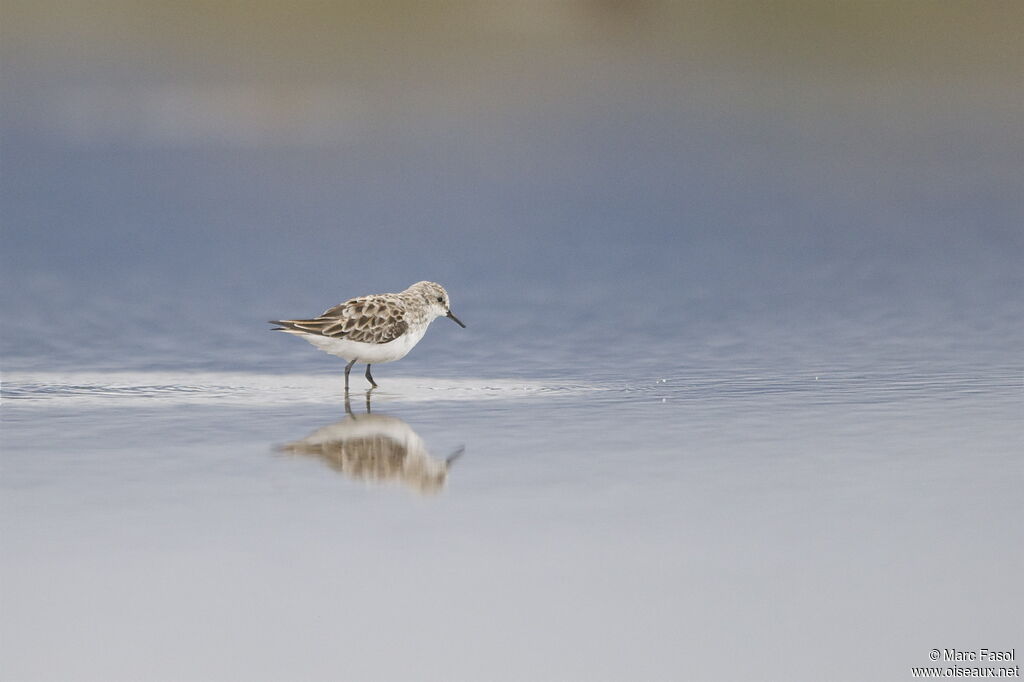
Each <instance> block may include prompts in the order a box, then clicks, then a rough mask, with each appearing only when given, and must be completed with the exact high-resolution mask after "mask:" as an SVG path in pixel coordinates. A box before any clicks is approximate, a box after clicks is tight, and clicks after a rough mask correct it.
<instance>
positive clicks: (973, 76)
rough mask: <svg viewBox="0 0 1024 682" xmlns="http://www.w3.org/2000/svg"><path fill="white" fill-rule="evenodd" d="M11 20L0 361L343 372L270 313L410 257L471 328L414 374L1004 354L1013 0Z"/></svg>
mask: <svg viewBox="0 0 1024 682" xmlns="http://www.w3.org/2000/svg"><path fill="white" fill-rule="evenodd" d="M0 31H2V34H0V38H2V40H0V50H2V64H3V68H2V72H0V77H2V110H3V111H2V113H3V119H2V124H0V135H2V183H0V190H2V204H3V211H2V216H3V217H2V221H3V225H2V229H3V249H2V261H0V262H2V278H3V287H2V290H0V312H2V314H3V319H4V324H3V326H2V329H0V335H2V343H3V346H2V355H3V363H4V366H5V367H7V368H9V369H10V368H16V369H39V368H50V369H52V368H58V369H59V368H65V367H85V368H95V369H113V368H122V367H127V368H132V369H140V368H149V367H157V368H172V369H189V368H192V369H211V368H231V369H254V368H259V369H262V370H271V371H276V370H281V371H294V370H305V369H314V368H316V369H329V370H330V371H333V370H334V369H336V367H335V366H334V365H335V364H336V361H335V359H333V358H329V357H328V356H326V355H322V354H319V353H317V352H315V351H314V350H313V349H310V348H306V347H304V346H303V347H302V348H299V347H297V346H298V342H297V341H295V340H294V339H289V338H278V337H276V336H272V335H270V334H267V333H265V331H264V330H265V329H267V325H265V324H264V321H265V320H268V319H272V318H276V317H280V316H286V315H287V316H302V315H312V314H316V313H319V312H320V311H322V310H323V309H325V308H327V307H328V306H330V305H333V304H334V303H337V302H339V301H341V300H344V299H346V298H349V297H351V296H355V295H360V294H364V293H371V292H382V291H398V290H401V289H403V288H405V287H406V286H407V285H409V284H411V283H412V282H415V281H417V280H420V279H433V280H437V281H439V282H441V283H443V284H445V285H446V286H447V287H448V289H449V291H450V292H451V295H452V300H453V309H454V310H455V311H456V313H457V314H459V315H460V316H461V317H462V318H463V320H465V321H466V322H467V323H468V324H469V329H468V330H466V331H465V332H463V331H462V330H459V329H457V328H455V327H454V326H452V327H451V329H445V331H444V333H443V334H438V333H437V331H436V330H435V331H434V332H433V333H432V334H430V335H428V336H427V338H426V340H425V341H424V344H425V346H429V347H432V350H430V351H429V352H425V351H422V350H421V351H419V352H417V353H413V354H412V355H411V356H410V357H409V358H408V359H407V360H406V361H405V364H406V367H407V368H408V369H407V371H410V372H414V373H418V374H430V373H433V372H436V373H439V374H445V375H448V374H452V373H456V372H470V371H472V372H490V373H492V374H494V375H508V374H515V373H523V374H530V373H539V372H544V373H548V374H558V373H565V374H569V375H572V374H580V373H583V372H586V373H590V372H594V371H598V372H600V371H602V370H601V369H600V368H602V367H610V366H611V365H613V364H615V363H621V362H626V361H628V362H630V363H633V367H634V368H637V369H638V370H642V369H643V366H642V365H643V363H644V362H645V358H648V357H649V356H653V357H656V362H657V363H659V367H663V366H664V364H665V363H666V362H669V363H676V364H678V365H681V366H685V365H688V364H692V363H699V362H700V358H699V357H698V356H697V355H696V354H699V353H703V352H710V351H709V350H708V349H711V350H713V351H714V352H718V353H721V354H725V355H726V356H728V357H731V358H733V359H734V360H735V362H736V363H739V364H743V363H747V364H757V363H758V362H760V361H761V360H762V359H763V358H765V357H766V356H767V355H771V354H774V356H775V359H777V360H782V361H784V362H786V361H788V359H787V358H788V356H787V355H786V354H787V353H791V354H793V355H794V356H799V357H800V358H801V359H802V360H807V359H810V360H813V361H814V362H817V363H821V364H823V365H824V364H828V363H835V362H840V361H841V358H842V357H844V356H847V357H848V356H849V355H850V354H849V353H848V352H847V351H848V350H850V348H851V347H853V346H856V348H857V352H858V354H859V357H861V358H863V361H864V363H865V364H866V365H870V364H871V363H872V362H873V361H875V360H876V359H877V358H878V357H882V356H884V357H886V358H888V359H890V360H892V359H893V358H896V359H899V358H900V357H903V356H905V357H907V358H911V357H913V356H914V355H915V354H916V353H918V352H919V351H920V349H921V345H922V344H924V345H927V346H930V347H932V348H931V350H932V351H934V352H936V353H938V355H937V357H940V358H942V357H945V358H947V359H950V358H953V357H955V356H956V354H957V353H960V352H961V351H962V350H963V349H964V348H965V347H970V349H971V353H972V354H973V357H975V358H982V359H987V360H988V361H991V360H992V359H993V358H996V359H998V360H1000V361H1005V360H1007V359H1010V358H1012V357H1017V356H1016V355H1015V353H1016V352H1017V351H1020V350H1021V347H1020V345H1019V344H1016V343H1015V342H1014V341H1013V339H1015V338H1016V339H1017V340H1019V338H1020V336H1019V334H1020V332H1021V331H1024V330H1022V328H1021V319H1022V314H1024V304H1022V300H1021V298H1022V294H1021V292H1022V291H1024V288H1022V287H1024V279H1022V273H1024V267H1022V266H1024V228H1022V217H1024V203H1022V198H1021V197H1022V193H1021V177H1022V170H1024V169H1022V164H1024V161H1022V159H1024V155H1022V152H1024V136H1022V135H1021V133H1022V125H1021V120H1022V119H1021V103H1022V91H1021V83H1022V81H1021V73H1022V69H1021V67H1022V47H1021V46H1022V43H1021V40H1020V36H1021V35H1022V34H1024V5H1021V3H1019V2H1015V1H1008V2H934V1H927V2H896V3H886V2H836V3H823V2H767V3H766V2H655V1H635V2H616V1H611V0H580V1H576V2H543V1H535V2H504V3H502V2H484V3H448V2H446V3H421V2H395V1H392V2H387V3H371V2H308V1H298V2H287V3H285V2H276V1H260V0H257V1H254V2H223V1H221V2H198V1H181V0H175V1H173V2H171V1H160V0H149V1H147V2H130V1H120V0H97V1H95V2H88V3H82V2H75V1H66V2H62V1H59V0H50V1H47V2H34V1H27V0H26V1H22V0H5V1H4V3H3V6H2V20H0ZM442 323H443V321H442ZM610 339H614V341H615V342H614V343H613V344H609V340H610ZM624 348H629V350H624ZM637 348H639V349H641V350H639V351H638V350H636V349H637ZM286 351H288V352H286ZM780 354H781V355H780ZM630 356H634V357H630ZM1017 359H1018V360H1019V357H1017ZM637 363H639V365H640V367H637ZM651 371H654V370H653V369H652V370H651Z"/></svg>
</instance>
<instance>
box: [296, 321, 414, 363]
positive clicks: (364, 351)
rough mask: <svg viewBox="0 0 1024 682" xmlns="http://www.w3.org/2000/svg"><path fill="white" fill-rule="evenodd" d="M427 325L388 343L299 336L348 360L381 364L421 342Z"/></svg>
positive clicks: (397, 357) (396, 357) (400, 357)
mask: <svg viewBox="0 0 1024 682" xmlns="http://www.w3.org/2000/svg"><path fill="white" fill-rule="evenodd" d="M427 326H428V325H423V326H421V327H411V328H410V329H409V330H408V331H406V332H405V333H404V334H402V335H401V336H399V337H398V338H397V339H395V340H394V341H388V342H387V343H363V342H362V341H349V340H348V339H336V338H331V337H329V336H320V335H319V334H302V333H300V334H299V336H301V337H302V338H304V339H306V340H307V341H309V342H310V343H311V344H313V345H314V346H316V347H317V348H319V349H320V350H322V351H324V352H326V353H330V354H331V355H337V356H338V357H339V358H345V359H346V360H348V361H350V362H351V361H352V360H355V361H356V362H365V363H366V364H369V365H379V364H381V363H384V362H394V361H395V360H401V359H402V358H404V357H405V356H406V355H408V354H409V351H411V350H412V349H413V347H414V346H415V345H416V344H417V343H419V342H420V339H422V338H423V335H424V334H425V333H426V332H427Z"/></svg>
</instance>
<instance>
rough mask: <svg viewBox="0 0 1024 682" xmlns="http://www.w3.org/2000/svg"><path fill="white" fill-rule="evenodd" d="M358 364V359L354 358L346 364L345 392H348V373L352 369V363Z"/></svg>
mask: <svg viewBox="0 0 1024 682" xmlns="http://www.w3.org/2000/svg"><path fill="white" fill-rule="evenodd" d="M354 364H356V359H355V358H352V362H350V363H348V364H347V365H345V392H346V393H348V373H349V372H351V371H352V365H354Z"/></svg>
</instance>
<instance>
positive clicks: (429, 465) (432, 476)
mask: <svg viewBox="0 0 1024 682" xmlns="http://www.w3.org/2000/svg"><path fill="white" fill-rule="evenodd" d="M345 411H346V412H347V413H348V416H347V417H345V418H344V419H342V420H341V421H340V422H337V423H336V424H330V425H328V426H325V427H323V428H320V429H317V430H316V431H314V432H313V433H311V434H309V435H308V436H306V437H305V438H303V439H302V440H298V441H295V442H294V443H288V444H287V445H283V446H281V450H282V451H284V452H289V453H293V454H298V455H311V456H313V457H318V458H320V459H322V460H323V461H324V462H325V463H326V464H327V466H329V467H331V468H332V469H334V470H335V471H338V472H340V473H343V474H345V475H346V476H348V477H349V478H353V479H355V480H359V481H371V482H373V483H386V482H389V481H396V482H399V483H402V484H403V485H406V486H408V487H410V488H412V489H413V490H415V491H416V492H418V493H421V494H434V493H437V492H439V491H440V490H441V489H442V488H443V487H444V484H445V479H446V478H447V477H448V469H449V468H450V467H451V464H452V462H454V461H455V460H456V459H458V458H459V456H461V455H462V452H463V450H464V448H461V447H460V448H459V449H457V450H456V451H455V452H453V453H452V454H451V455H449V456H448V457H447V458H445V459H437V458H436V457H432V456H431V455H430V453H429V452H427V448H426V445H425V444H424V442H423V439H422V438H420V437H419V435H418V434H417V433H416V432H415V431H413V430H412V428H411V427H410V426H409V425H408V424H406V423H405V422H404V421H402V420H401V419H399V418H398V417H392V416H389V415H384V414H371V413H370V395H369V391H367V395H366V414H360V415H356V414H353V413H352V408H351V407H350V405H349V402H348V394H346V395H345Z"/></svg>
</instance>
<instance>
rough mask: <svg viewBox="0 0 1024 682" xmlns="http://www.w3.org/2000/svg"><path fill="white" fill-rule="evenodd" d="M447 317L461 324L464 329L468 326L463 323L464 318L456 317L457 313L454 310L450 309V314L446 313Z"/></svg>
mask: <svg viewBox="0 0 1024 682" xmlns="http://www.w3.org/2000/svg"><path fill="white" fill-rule="evenodd" d="M445 317H447V318H448V319H449V320H451V321H452V322H454V323H455V324H457V325H459V326H460V327H462V328H463V329H465V328H466V325H464V324H462V320H460V319H459V318H457V317H455V313H453V312H452V311H450V310H449V311H448V314H447V315H445Z"/></svg>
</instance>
